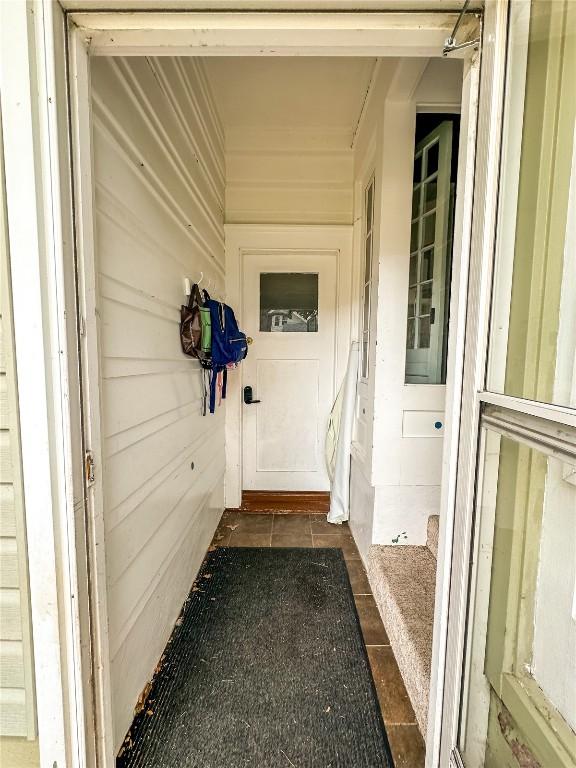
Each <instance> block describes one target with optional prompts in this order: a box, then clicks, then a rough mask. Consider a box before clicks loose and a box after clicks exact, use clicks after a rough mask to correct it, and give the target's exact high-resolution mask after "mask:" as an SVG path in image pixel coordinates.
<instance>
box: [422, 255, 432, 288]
mask: <svg viewBox="0 0 576 768" xmlns="http://www.w3.org/2000/svg"><path fill="white" fill-rule="evenodd" d="M433 277H434V249H433V248H430V249H429V250H428V251H424V252H423V253H422V261H421V263H420V281H421V282H424V280H432V278H433Z"/></svg>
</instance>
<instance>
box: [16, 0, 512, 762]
mask: <svg viewBox="0 0 576 768" xmlns="http://www.w3.org/2000/svg"><path fill="white" fill-rule="evenodd" d="M43 5H44V8H45V7H46V6H47V5H49V4H48V3H46V4H43ZM46 13H47V14H48V15H49V16H50V13H49V12H47V11H46ZM58 13H60V8H58ZM456 18H457V14H455V13H444V12H432V13H430V12H423V13H421V12H415V13H407V14H404V13H395V12H382V13H377V14H374V13H353V14H349V13H338V12H330V13H322V14H308V13H267V14H266V15H265V16H264V15H262V14H257V13H249V12H241V13H219V14H214V13H210V12H195V13H186V12H171V13H141V12H132V13H129V14H127V13H118V12H110V13H108V12H104V13H102V12H100V13H98V12H95V13H90V12H88V13H76V12H72V11H71V12H69V13H68V14H67V30H68V52H69V59H68V77H69V84H70V90H71V100H70V104H69V108H70V121H71V125H70V129H71V135H72V139H73V147H72V164H73V167H74V169H75V174H74V178H73V187H74V196H75V207H74V221H75V233H76V247H77V253H76V258H77V262H78V264H77V276H76V279H77V282H78V285H77V286H74V290H71V289H70V285H69V277H70V276H69V275H67V274H66V271H65V269H61V268H60V269H59V268H56V269H55V272H54V274H53V275H52V279H51V280H50V281H49V284H48V285H47V286H45V287H43V293H42V295H43V297H45V298H46V297H47V300H48V302H49V303H50V302H51V303H53V305H54V306H55V308H56V309H55V313H56V318H55V320H54V321H50V322H52V325H50V324H49V323H48V321H45V323H47V325H43V326H42V327H43V329H46V330H45V333H52V328H53V327H54V324H59V326H58V327H59V328H60V335H59V338H60V343H59V346H58V349H60V350H62V354H61V359H62V363H61V365H62V366H64V367H66V365H65V364H66V363H69V362H70V360H72V359H73V357H74V352H73V350H76V349H77V348H78V346H80V347H81V348H82V352H83V360H82V369H81V370H82V386H83V401H82V407H81V406H80V403H79V402H77V392H75V391H74V392H72V396H69V395H67V393H66V386H67V385H68V378H67V373H68V372H63V373H62V377H63V378H62V381H63V384H64V391H63V392H62V394H61V397H60V395H59V396H58V401H59V402H60V400H62V402H63V407H64V415H63V417H62V419H61V421H60V422H59V423H60V424H61V427H62V430H63V434H62V439H61V440H60V441H59V443H58V444H57V445H55V447H54V455H53V457H52V458H53V461H54V462H55V465H56V466H62V467H64V468H68V470H67V472H66V482H67V486H66V487H67V489H68V495H67V501H66V502H63V503H62V504H60V505H59V506H58V512H57V511H56V505H53V510H54V511H53V516H54V519H53V522H54V524H55V525H58V526H60V530H64V531H68V534H69V540H68V546H67V547H64V548H62V549H61V551H60V552H59V554H60V561H61V563H62V566H61V567H62V572H63V573H65V574H66V576H67V581H66V583H65V584H64V586H62V585H60V586H58V585H57V584H56V583H55V582H56V580H55V579H54V578H53V579H52V580H53V581H54V586H55V588H58V589H59V590H60V592H59V593H58V596H59V597H60V598H61V599H63V600H64V601H65V604H68V603H69V604H71V605H72V610H71V611H70V620H69V621H68V622H67V623H66V622H65V625H66V627H67V632H69V633H70V637H71V643H72V646H71V647H72V648H76V654H72V656H69V657H67V659H66V665H67V666H66V670H65V671H63V672H62V676H63V678H65V679H66V682H67V684H68V699H69V700H70V699H72V700H73V701H74V702H75V704H74V706H73V707H72V709H75V711H76V713H77V717H76V718H75V720H74V719H72V718H71V716H70V713H69V712H68V713H66V706H68V707H69V706H70V702H69V701H68V702H67V704H60V703H59V702H57V701H53V708H52V709H51V711H50V712H48V711H47V709H46V711H42V712H40V710H39V718H40V720H41V721H40V722H39V727H40V729H41V731H42V728H44V729H45V730H47V729H48V728H49V727H52V726H53V724H54V722H55V719H56V720H58V718H61V722H62V728H61V729H60V730H59V731H58V733H59V734H60V735H61V739H60V742H59V747H58V748H61V750H62V751H61V752H60V753H58V760H57V764H58V766H63V765H71V766H76V765H79V766H80V765H95V764H96V765H99V766H102V767H104V766H110V765H112V764H113V759H114V755H113V740H112V728H111V716H110V689H109V682H108V665H107V642H106V627H107V609H106V589H105V585H106V578H105V576H106V574H105V559H104V552H103V548H102V546H101V545H102V543H103V527H102V482H101V478H99V467H101V466H102V464H101V456H100V440H99V426H100V425H99V392H98V380H99V375H98V339H97V334H96V327H95V320H94V316H93V308H94V295H95V294H94V291H95V284H94V263H93V258H94V254H93V232H92V207H93V200H92V194H93V190H92V185H91V137H90V100H89V66H88V62H89V56H92V55H122V54H126V53H130V54H131V55H148V56H154V55H178V54H188V55H190V54H196V55H202V56H219V55H237V56H238V55H304V54H305V55H322V56H354V55H362V56H366V55H370V56H406V57H415V56H420V57H422V56H426V57H430V56H439V55H440V52H441V49H442V46H443V43H444V40H445V38H446V37H447V36H448V35H449V33H450V32H451V30H452V28H453V26H454V23H455V21H456ZM475 24H476V20H475V19H474V18H473V17H471V16H467V17H466V19H465V22H464V24H463V26H462V27H461V28H460V34H461V35H462V36H463V39H464V38H466V37H467V36H468V35H470V36H472V34H474V26H475ZM41 51H42V53H43V54H45V55H44V60H43V61H40V62H39V64H38V66H39V71H40V75H41V76H42V77H46V79H47V81H48V82H49V83H51V82H52V80H53V79H54V78H56V79H58V78H61V77H62V75H63V72H64V64H63V62H62V61H61V58H60V54H61V51H60V49H59V48H58V45H57V44H56V43H55V39H54V36H52V37H50V35H48V36H47V38H46V39H45V40H44V41H43V47H42V48H41ZM470 53H471V52H470V51H468V52H467V53H465V54H464V56H469V55H470ZM11 63H12V64H13V63H14V62H11ZM473 69H474V68H473ZM476 70H477V66H476ZM25 71H28V70H24V68H22V72H21V75H22V76H23V75H24V72H25ZM488 80H489V78H487V81H488ZM475 82H476V81H473V82H472V87H471V88H469V89H468V92H466V91H465V93H464V96H465V98H466V99H468V101H467V106H466V108H470V106H471V105H472V104H473V103H475V100H476V92H475V90H474V83H475ZM22 85H23V87H29V83H23V84H22ZM497 85H498V84H496V86H497ZM54 94H55V91H49V92H48V93H46V92H45V89H42V88H41V89H40V91H39V93H38V94H37V96H36V94H35V96H34V97H33V98H37V99H38V104H39V105H40V107H41V109H43V110H46V111H48V112H49V111H50V110H52V111H54V110H55V109H56V107H60V108H61V109H62V108H63V106H64V105H63V103H62V101H61V100H60V101H59V102H58V101H57V100H56V99H55V98H53V97H54ZM50 105H51V106H50ZM34 106H36V105H34ZM57 117H58V118H59V121H57V120H56V117H55V116H54V115H53V119H52V123H51V125H50V126H49V129H48V130H40V129H39V128H38V127H37V126H36V125H35V126H33V130H34V136H33V138H34V140H35V141H37V142H38V144H39V145H40V146H41V148H42V149H44V150H46V151H48V150H49V152H50V156H51V157H52V158H53V162H52V164H51V165H50V167H47V168H45V169H44V172H45V176H46V181H47V183H48V185H49V186H50V191H51V194H52V196H53V199H52V204H51V206H50V213H51V214H52V216H54V211H56V212H57V213H58V215H59V214H60V208H62V209H63V218H66V216H67V215H68V214H69V213H70V205H69V201H68V194H67V190H68V187H69V184H70V180H71V179H70V172H69V171H70V169H69V162H68V155H67V148H68V147H67V144H68V125H67V124H66V123H67V118H68V116H67V115H63V114H62V113H61V112H59V113H58V115H57ZM12 119H13V114H12V112H9V113H8V115H6V114H4V120H5V122H6V121H7V122H9V123H10V122H11V121H12ZM473 123H474V121H471V123H470V125H471V128H472V130H471V134H470V136H473V134H474V131H473ZM480 128H481V130H480V131H479V134H480V135H479V142H480V143H483V142H488V143H489V142H490V140H491V136H492V132H493V129H494V126H493V125H492V124H486V123H485V122H484V121H482V122H481V123H480ZM471 140H473V139H471ZM7 150H8V151H13V147H11V146H9V147H7ZM59 172H60V173H61V174H62V178H60V174H59ZM469 173H470V176H471V174H472V170H471V169H469ZM34 197H35V196H33V195H31V196H30V198H27V199H26V200H22V199H21V198H19V197H18V195H16V194H14V190H11V189H8V205H9V207H10V206H11V205H12V206H13V208H14V209H15V210H17V212H18V214H19V215H21V216H24V215H25V216H28V217H29V214H30V210H29V206H30V200H31V199H34ZM41 213H43V212H39V215H41ZM461 216H462V218H461V220H460V227H461V229H462V231H463V233H464V236H463V238H462V243H466V232H467V231H468V229H469V226H470V217H471V211H470V209H466V210H463V211H462V214H461ZM48 229H49V228H48ZM56 234H57V236H59V235H60V234H61V233H59V232H57V233H56ZM53 236H54V232H48V231H43V232H41V233H40V238H41V246H42V247H44V246H45V247H47V248H48V253H54V244H53ZM63 247H64V246H63ZM36 252H37V249H36ZM463 260H464V261H466V258H464V259H463ZM53 261H54V263H55V264H56V265H57V266H58V265H60V266H62V259H61V258H60V254H58V253H56V254H55V255H54V257H53ZM65 266H66V265H65ZM32 267H33V268H34V270H35V271H33V273H32V274H38V271H39V270H38V265H35V266H34V265H31V268H32ZM48 267H49V268H53V267H54V264H52V263H51V262H50V260H49V264H48ZM41 272H42V269H40V273H41ZM29 279H30V278H28V280H29ZM76 287H77V289H78V299H79V307H80V315H79V322H78V328H76V327H74V328H71V327H70V323H69V322H68V323H67V321H66V318H74V317H76V316H77V315H76V295H75V289H76ZM29 290H30V283H29V282H27V283H26V291H27V295H28V298H29V296H30V293H29ZM21 295H22V298H23V295H24V284H22V291H21ZM230 298H231V299H232V296H231V297H230ZM462 304H463V305H464V304H465V296H462ZM20 306H21V310H23V303H21V304H20ZM461 317H462V315H461V313H460V312H459V313H458V318H459V322H460V319H461ZM27 322H28V318H26V317H24V314H23V311H21V312H20V314H19V316H18V313H17V316H16V317H15V323H16V324H18V323H19V324H20V326H21V328H24V327H25V326H26V324H27ZM72 325H74V324H73V323H72ZM16 332H17V333H18V332H19V331H18V328H17V331H16ZM462 333H463V325H462V326H461V327H459V328H458V329H456V332H455V333H454V336H459V335H461V334H462ZM39 338H41V337H40V336H39V337H37V339H39ZM66 345H68V347H69V349H70V350H71V351H70V352H66ZM26 354H27V355H30V354H32V352H31V348H30V349H29V350H28V351H27V353H26ZM453 359H454V360H455V361H458V359H459V358H458V357H453ZM72 386H74V378H73V377H72ZM23 394H24V393H21V400H22V401H23ZM53 397H54V395H53V392H52V391H51V390H50V389H48V390H47V399H48V402H47V403H46V407H45V408H44V416H43V417H42V418H44V420H46V418H48V414H49V412H50V406H49V403H52V405H53V402H52V400H53ZM40 400H42V398H40ZM28 401H30V403H31V402H34V399H33V397H32V393H30V400H29V398H28V397H26V405H27V406H28ZM36 401H37V402H38V398H36ZM82 409H83V410H82ZM453 410H454V413H456V409H453ZM82 417H83V418H84V422H83V423H84V430H85V432H84V441H85V445H86V447H87V448H89V449H90V450H91V451H92V453H93V456H94V459H95V462H96V475H95V482H93V483H89V484H88V488H87V489H86V491H87V493H86V495H87V506H86V511H85V518H86V519H85V520H84V519H81V518H82V515H77V514H76V512H75V509H74V499H76V498H77V497H78V495H79V494H80V496H81V498H84V495H85V494H84V491H85V488H84V455H83V452H82V451H81V450H79V449H78V446H77V440H76V438H77V432H76V431H75V430H76V427H75V425H76V424H78V423H79V422H80V420H81V419H82ZM453 430H454V432H455V434H456V436H457V435H458V419H457V418H455V419H454V422H453ZM447 442H449V441H447ZM453 444H454V443H453ZM445 457H446V461H447V466H448V467H451V468H453V467H454V466H455V461H456V452H455V450H453V451H451V452H446V453H445ZM34 460H35V461H37V458H36V457H35V459H34ZM52 466H54V464H52ZM453 471H454V470H453ZM39 488H40V486H39V485H37V486H36V495H37V494H38V489H39ZM47 498H50V494H49V493H46V494H45V495H44V499H47ZM445 512H446V516H448V517H451V512H450V509H449V508H448V507H446V509H445ZM48 517H49V516H48ZM44 522H46V521H45V520H44ZM449 531H450V528H447V529H446V531H445V532H444V535H445V536H446V535H448V534H449ZM35 533H36V538H37V539H39V538H40V537H38V535H37V534H38V529H37V530H36V531H35ZM70 537H71V538H70ZM85 540H86V541H87V547H88V550H89V552H88V561H89V566H88V563H87V562H86V552H85V551H84V550H83V549H82V545H80V544H78V542H84V541H85ZM75 541H76V547H75V546H74V542H75ZM70 542H72V543H71V545H70ZM49 543H50V538H49V537H48V538H46V539H44V538H43V537H42V541H41V542H40V544H41V546H39V549H41V550H42V552H39V555H42V557H43V556H44V555H45V553H46V552H45V546H46V545H47V544H49ZM450 549H451V542H447V545H446V546H445V551H450ZM76 558H77V559H78V563H76ZM77 569H78V570H77ZM53 576H54V571H53V573H52V577H53ZM86 584H89V585H90V596H89V606H90V621H91V622H92V627H93V631H92V634H91V635H89V634H87V633H89V626H88V618H87V615H86V612H84V611H83V610H82V606H80V607H78V605H76V603H75V602H74V601H75V596H78V595H81V593H82V591H83V590H84V591H85V590H86ZM446 586H447V585H446V584H444V586H443V589H444V590H445V589H446ZM439 588H440V590H441V592H442V584H440V587H439ZM33 599H34V598H33ZM81 638H83V640H81ZM87 638H88V639H87ZM80 643H83V646H82V648H79V647H78V646H79V645H80ZM90 644H91V645H92V649H91V654H92V656H91V665H90V664H88V663H87V662H86V657H85V656H82V653H83V652H84V651H86V653H88V654H90V648H89V646H90ZM440 646H442V643H441V642H440ZM62 647H63V640H62V638H60V640H59V641H56V642H55V643H51V645H50V648H51V651H52V652H55V649H56V648H62ZM439 655H440V657H441V656H442V650H441V649H440V652H439ZM90 666H91V667H92V668H90ZM54 669H59V665H58V664H56V665H55V666H54ZM92 673H94V680H92ZM441 687H442V686H441V685H440V686H439V688H440V689H441ZM57 690H61V688H60V687H59V686H57V687H55V688H54V689H53V692H55V691H57ZM83 693H84V694H85V696H86V698H85V700H84V702H82V694H83ZM40 694H41V692H40V691H39V696H40ZM52 699H53V697H52ZM52 699H50V700H51V701H52ZM92 706H93V709H92ZM82 715H84V717H82ZM66 719H67V722H70V721H72V722H73V724H74V728H72V729H69V728H66V727H65V726H64V722H66ZM92 721H94V723H95V724H96V725H95V728H96V734H97V740H96V749H94V748H93V742H92V743H91V738H90V723H91V722H92ZM59 738H60V737H59ZM48 741H50V739H49V740H48ZM45 743H48V742H45ZM433 744H435V742H430V746H433ZM429 752H430V754H433V755H434V757H431V758H430V760H433V761H434V762H429V764H430V765H432V764H434V765H436V764H437V759H436V757H435V755H436V748H435V747H434V749H433V750H432V751H430V749H429ZM52 754H53V755H55V754H56V753H55V752H54V753H52ZM53 764H54V760H53V759H50V760H49V759H48V752H47V753H46V756H43V765H42V768H45V766H46V767H48V766H50V768H51V767H52V765H53Z"/></svg>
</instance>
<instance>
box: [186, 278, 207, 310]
mask: <svg viewBox="0 0 576 768" xmlns="http://www.w3.org/2000/svg"><path fill="white" fill-rule="evenodd" d="M204 293H206V291H204ZM195 304H197V305H198V306H199V307H203V306H204V301H203V300H202V294H201V293H200V288H198V284H197V283H194V285H193V286H192V288H191V289H190V296H188V309H192V308H193V307H194V305H195Z"/></svg>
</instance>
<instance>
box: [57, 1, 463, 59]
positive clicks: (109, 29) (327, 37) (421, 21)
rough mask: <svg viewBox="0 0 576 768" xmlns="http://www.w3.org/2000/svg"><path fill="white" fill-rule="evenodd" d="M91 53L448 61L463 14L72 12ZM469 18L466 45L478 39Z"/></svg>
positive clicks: (74, 21)
mask: <svg viewBox="0 0 576 768" xmlns="http://www.w3.org/2000/svg"><path fill="white" fill-rule="evenodd" d="M69 16H70V20H71V21H72V22H73V24H74V25H75V26H76V27H77V28H78V32H79V33H80V34H81V35H82V37H83V39H84V40H85V42H86V44H87V46H88V47H89V48H90V53H91V55H101V56H102V55H108V56H135V55H146V56H184V55H187V56H190V55H194V54H195V55H198V56H406V57H426V58H428V57H432V56H441V53H442V48H443V45H444V43H445V41H446V38H447V37H448V36H449V35H450V33H451V32H452V29H453V28H454V24H455V23H456V19H457V18H458V14H456V13H418V12H417V13H398V12H386V11H384V12H381V13H378V14H374V13H361V12H359V13H354V14H344V13H298V12H294V13H289V14H286V13H272V12H270V13H266V14H264V15H263V14H261V13H254V12H249V11H245V12H243V13H238V12H225V13H211V12H209V11H206V12H203V13H198V12H188V11H182V12H179V13H171V14H166V13H154V12H150V13H148V12H144V13H143V12H138V11H137V12H135V13H129V14H118V13H89V12H88V13H83V12H72V13H70V15H69ZM477 24H478V20H477V18H476V16H475V15H467V16H465V17H464V19H463V21H462V24H461V26H460V35H461V36H462V39H468V38H469V37H472V36H473V35H475V34H476V33H477V29H476V28H477Z"/></svg>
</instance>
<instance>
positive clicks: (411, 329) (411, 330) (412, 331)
mask: <svg viewBox="0 0 576 768" xmlns="http://www.w3.org/2000/svg"><path fill="white" fill-rule="evenodd" d="M415 341H416V320H415V319H414V318H413V317H411V318H409V319H408V330H407V337H406V348H407V349H414V343H415Z"/></svg>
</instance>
